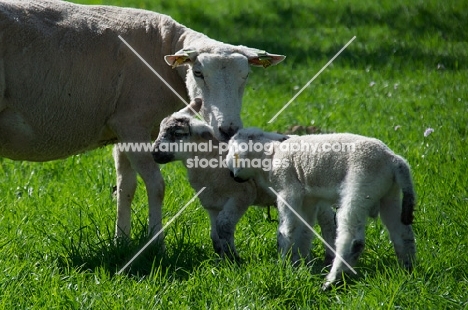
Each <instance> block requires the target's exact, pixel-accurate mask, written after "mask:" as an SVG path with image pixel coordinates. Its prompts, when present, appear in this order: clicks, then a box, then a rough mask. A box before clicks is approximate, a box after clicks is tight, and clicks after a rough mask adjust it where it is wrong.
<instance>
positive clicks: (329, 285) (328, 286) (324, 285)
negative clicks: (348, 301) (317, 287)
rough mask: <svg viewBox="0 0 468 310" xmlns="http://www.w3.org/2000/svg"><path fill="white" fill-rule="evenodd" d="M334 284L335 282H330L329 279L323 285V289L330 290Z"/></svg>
mask: <svg viewBox="0 0 468 310" xmlns="http://www.w3.org/2000/svg"><path fill="white" fill-rule="evenodd" d="M332 285H333V283H332V282H330V281H327V282H325V283H324V284H323V285H322V291H324V292H325V291H329V290H330V289H331V288H332Z"/></svg>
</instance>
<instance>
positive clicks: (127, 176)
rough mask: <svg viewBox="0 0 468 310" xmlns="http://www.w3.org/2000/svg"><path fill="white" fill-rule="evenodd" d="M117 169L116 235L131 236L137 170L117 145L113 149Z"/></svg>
mask: <svg viewBox="0 0 468 310" xmlns="http://www.w3.org/2000/svg"><path fill="white" fill-rule="evenodd" d="M113 156H114V162H115V170H116V172H117V220H116V224H115V236H116V237H118V238H120V237H130V230H131V204H132V200H133V196H134V194H135V190H136V186H137V177H136V172H135V170H133V168H132V166H131V165H130V161H129V160H128V158H127V156H126V155H125V154H124V153H122V152H120V151H119V150H118V149H117V147H114V150H113Z"/></svg>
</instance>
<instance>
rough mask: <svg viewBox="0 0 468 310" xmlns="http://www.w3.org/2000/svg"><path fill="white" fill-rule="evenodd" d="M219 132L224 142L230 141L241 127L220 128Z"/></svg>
mask: <svg viewBox="0 0 468 310" xmlns="http://www.w3.org/2000/svg"><path fill="white" fill-rule="evenodd" d="M218 129H219V132H220V134H221V136H222V138H223V139H224V140H226V141H227V140H229V139H231V137H232V136H234V135H235V134H236V132H237V131H238V130H239V126H232V125H231V126H229V127H228V126H220V127H219V128H218Z"/></svg>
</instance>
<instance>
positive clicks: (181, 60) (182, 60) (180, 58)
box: [172, 55, 189, 69]
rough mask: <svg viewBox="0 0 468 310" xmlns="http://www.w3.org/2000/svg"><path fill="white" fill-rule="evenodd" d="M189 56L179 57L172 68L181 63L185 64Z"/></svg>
mask: <svg viewBox="0 0 468 310" xmlns="http://www.w3.org/2000/svg"><path fill="white" fill-rule="evenodd" d="M188 58H189V56H186V55H184V56H180V57H177V59H176V60H175V61H174V63H173V64H172V69H174V68H175V67H178V66H180V65H181V64H183V63H184V62H185V61H186V60H187V59H188Z"/></svg>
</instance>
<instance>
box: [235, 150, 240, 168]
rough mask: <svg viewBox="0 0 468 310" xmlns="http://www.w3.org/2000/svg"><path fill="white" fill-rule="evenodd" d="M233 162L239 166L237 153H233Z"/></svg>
mask: <svg viewBox="0 0 468 310" xmlns="http://www.w3.org/2000/svg"><path fill="white" fill-rule="evenodd" d="M234 163H235V166H236V167H239V153H234Z"/></svg>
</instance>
